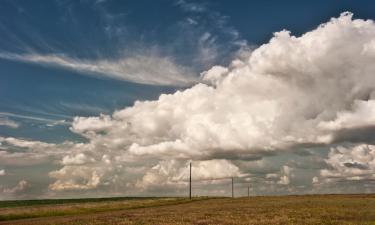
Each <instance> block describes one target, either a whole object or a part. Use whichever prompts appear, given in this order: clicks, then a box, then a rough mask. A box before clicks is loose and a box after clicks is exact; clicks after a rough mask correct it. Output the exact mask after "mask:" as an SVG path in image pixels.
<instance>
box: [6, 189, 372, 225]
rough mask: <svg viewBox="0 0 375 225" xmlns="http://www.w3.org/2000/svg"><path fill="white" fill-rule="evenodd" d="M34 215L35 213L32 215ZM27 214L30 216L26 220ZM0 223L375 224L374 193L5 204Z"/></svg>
mask: <svg viewBox="0 0 375 225" xmlns="http://www.w3.org/2000/svg"><path fill="white" fill-rule="evenodd" d="M31 217H35V218H31ZM21 218H27V219H21ZM0 219H1V220H3V221H2V222H0V224H25V225H27V224H201V225H203V224H375V195H311V196H280V197H251V198H235V199H232V198H210V199H207V198H206V199H204V198H200V199H197V200H195V201H189V200H187V199H182V198H155V199H122V200H117V201H111V200H107V201H100V202H90V201H87V202H83V203H74V202H67V203H62V204H56V203H51V204H41V205H37V204H36V205H35V204H34V205H30V206H27V205H26V206H14V205H11V206H6V205H4V204H3V205H1V204H0Z"/></svg>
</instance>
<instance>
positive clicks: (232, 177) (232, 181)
mask: <svg viewBox="0 0 375 225" xmlns="http://www.w3.org/2000/svg"><path fill="white" fill-rule="evenodd" d="M232 198H234V188H233V177H232Z"/></svg>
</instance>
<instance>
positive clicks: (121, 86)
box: [0, 0, 375, 200]
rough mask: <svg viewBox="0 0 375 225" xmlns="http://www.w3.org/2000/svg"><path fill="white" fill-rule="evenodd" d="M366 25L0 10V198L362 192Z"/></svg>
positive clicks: (314, 14)
mask: <svg viewBox="0 0 375 225" xmlns="http://www.w3.org/2000/svg"><path fill="white" fill-rule="evenodd" d="M374 12H375V4H372V3H371V1H364V0H360V1H349V0H340V1H339V0H331V1H309V2H308V1H292V0H289V1H272V0H269V1H240V0H239V1H235V2H233V1H224V0H222V1H212V0H206V1H192V0H158V1H145V0H137V1H117V0H79V1H75V0H74V1H73V0H52V1H50V0H37V1H27V0H3V1H1V3H0V200H5V199H38V198H76V197H98V196H103V197H104V196H184V195H187V194H188V192H187V187H188V186H187V185H188V183H187V181H188V165H189V163H190V162H191V163H192V166H193V169H192V179H193V195H216V196H230V195H231V189H230V188H231V186H230V184H231V181H230V179H221V178H229V177H235V178H234V179H235V193H236V195H238V196H240V195H247V187H250V194H252V195H284V194H315V193H371V192H374V191H375V175H374V174H375V173H374V172H375V143H374V142H375V139H374V138H373V136H374V135H373V134H375V129H374V127H375V77H374V74H375V66H374V63H373V62H374V60H375V23H374V20H375V13H374Z"/></svg>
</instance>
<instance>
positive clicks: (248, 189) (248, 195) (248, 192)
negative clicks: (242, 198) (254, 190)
mask: <svg viewBox="0 0 375 225" xmlns="http://www.w3.org/2000/svg"><path fill="white" fill-rule="evenodd" d="M247 197H248V198H250V186H248V187H247Z"/></svg>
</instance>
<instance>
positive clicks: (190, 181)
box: [189, 162, 191, 200]
mask: <svg viewBox="0 0 375 225" xmlns="http://www.w3.org/2000/svg"><path fill="white" fill-rule="evenodd" d="M189 198H190V200H191V162H190V177H189Z"/></svg>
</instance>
